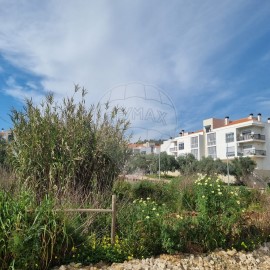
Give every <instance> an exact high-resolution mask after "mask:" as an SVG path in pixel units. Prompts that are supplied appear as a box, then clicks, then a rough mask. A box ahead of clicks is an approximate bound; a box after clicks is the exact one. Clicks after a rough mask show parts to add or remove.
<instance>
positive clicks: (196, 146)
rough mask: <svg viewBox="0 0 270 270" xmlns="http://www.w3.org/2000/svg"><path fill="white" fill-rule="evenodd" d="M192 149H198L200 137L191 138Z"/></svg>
mask: <svg viewBox="0 0 270 270" xmlns="http://www.w3.org/2000/svg"><path fill="white" fill-rule="evenodd" d="M190 144H191V148H198V137H191V138H190Z"/></svg>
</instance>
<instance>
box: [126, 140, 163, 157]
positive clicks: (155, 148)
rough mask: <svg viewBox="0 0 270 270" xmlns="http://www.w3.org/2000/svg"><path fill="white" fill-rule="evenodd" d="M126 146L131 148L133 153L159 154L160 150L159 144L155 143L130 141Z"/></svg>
mask: <svg viewBox="0 0 270 270" xmlns="http://www.w3.org/2000/svg"><path fill="white" fill-rule="evenodd" d="M128 148H129V149H131V150H132V153H133V154H146V155H148V154H159V152H160V146H159V145H155V143H150V142H146V143H142V144H138V143H130V144H129V145H128Z"/></svg>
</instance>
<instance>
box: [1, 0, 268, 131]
mask: <svg viewBox="0 0 270 270" xmlns="http://www.w3.org/2000/svg"><path fill="white" fill-rule="evenodd" d="M269 18H270V1H267V0H261V1H256V0H237V1H235V0H223V1H215V0H205V1H199V0H191V1H187V0H186V1H183V0H178V1H174V0H171V1H158V0H155V1H151V0H148V1H144V0H141V1H140V0H134V1H124V0H122V1H118V0H115V1H109V0H108V1H103V0H92V1H91V0H76V1H75V0H74V1H73V0H51V1H50V0H47V1H42V0H40V1H36V0H35V1H34V0H25V1H23V0H22V1H13V0H0V128H4V129H7V128H9V127H11V126H12V123H10V119H9V116H8V113H9V111H10V109H11V108H12V107H15V108H21V106H22V104H23V100H24V99H25V98H26V97H32V98H33V100H34V101H35V102H39V101H40V100H41V99H42V97H43V96H44V95H45V94H46V93H47V92H48V91H52V92H54V93H55V96H56V98H62V97H65V96H68V95H71V94H72V93H73V88H74V84H79V85H81V86H84V87H86V88H87V90H88V91H89V94H88V97H87V100H88V104H91V103H96V102H98V101H100V100H102V99H104V96H105V97H110V96H111V93H112V92H113V94H114V95H116V96H117V94H119V93H121V91H124V93H125V94H124V99H125V98H127V96H126V91H129V92H131V93H132V94H130V95H129V96H128V97H129V100H128V102H129V104H128V106H129V109H130V108H131V107H132V108H133V111H134V108H135V109H136V110H137V111H136V115H137V116H138V115H139V114H141V115H140V117H144V118H143V119H146V118H147V119H148V120H149V119H152V120H154V118H155V119H156V120H157V118H158V116H157V115H155V114H158V115H159V120H160V123H162V119H161V118H162V115H163V116H165V115H167V116H168V115H169V111H166V112H164V110H165V109H164V108H163V109H164V110H163V109H162V108H161V107H162V106H163V107H164V102H163V101H164V99H163V101H162V98H161V99H159V98H158V99H159V102H160V108H161V109H160V110H159V109H158V107H159V105H158V104H157V103H155V102H153V99H155V98H154V96H156V95H157V92H158V93H159V94H158V95H159V97H160V96H161V95H162V96H163V97H164V96H166V98H167V100H170V102H171V103H170V106H171V107H170V108H173V109H169V110H171V111H173V112H175V115H176V117H173V118H172V117H171V116H172V115H173V113H172V114H170V118H168V119H166V121H167V122H166V124H167V126H166V125H164V123H163V126H165V128H167V129H168V126H169V124H170V126H172V125H174V126H175V130H176V131H179V130H181V129H185V130H189V131H194V130H197V129H200V128H202V120H203V119H205V118H210V117H216V118H224V117H225V116H227V115H228V116H230V119H238V118H242V117H245V116H247V115H248V114H249V113H254V114H257V113H262V115H263V118H264V120H265V119H267V117H270V19H269ZM145 86H147V87H148V86H151V87H150V88H151V89H152V90H153V89H156V91H152V90H151V91H152V92H151V91H150V92H148V90H147V89H150V88H149V87H148V88H147V87H145ZM123 89H124V90H123ZM142 89H143V91H142ZM140 91H142V92H144V94H145V96H147V95H150V96H151V95H152V96H151V97H152V98H150V99H149V102H148V101H147V100H148V99H145V100H144V102H142V105H141V106H143V107H144V111H142V110H141V107H140V108H138V100H137V99H136V98H138V96H136V95H137V93H139V92H140ZM108 93H109V95H108ZM151 93H152V94H151ZM160 93H162V94H160ZM138 95H139V94H138ZM119 100H121V99H120V98H119ZM114 102H115V100H114ZM121 102H122V103H123V104H126V102H123V100H122V101H120V103H121ZM165 103H166V102H165ZM136 106H137V107H136ZM146 107H147V108H146ZM131 110H132V109H131ZM140 110H141V111H140ZM129 111H130V110H129ZM138 111H140V112H138ZM130 115H132V113H131V114H130ZM142 115H143V116H142ZM133 116H134V114H133ZM163 120H165V118H164V119H163ZM168 122H169V123H168ZM139 125H141V127H142V125H143V124H142V123H139ZM144 125H146V126H149V125H150V123H149V122H147V121H146V122H145V123H144ZM161 126H162V125H161ZM165 133H166V132H165ZM165 133H164V134H165Z"/></svg>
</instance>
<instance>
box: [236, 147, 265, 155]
mask: <svg viewBox="0 0 270 270" xmlns="http://www.w3.org/2000/svg"><path fill="white" fill-rule="evenodd" d="M237 155H238V156H263V157H264V156H266V151H265V150H257V149H254V148H251V149H244V150H243V151H242V152H238V153H237Z"/></svg>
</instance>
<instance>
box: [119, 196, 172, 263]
mask: <svg viewBox="0 0 270 270" xmlns="http://www.w3.org/2000/svg"><path fill="white" fill-rule="evenodd" d="M166 213H167V210H166V206H165V205H164V204H163V205H158V204H157V203H156V202H155V201H153V200H151V199H150V198H149V197H148V198H146V200H144V199H136V200H134V201H133V203H132V204H131V205H130V206H128V207H125V208H122V209H121V212H119V214H118V218H117V220H118V230H119V236H120V237H121V238H122V239H126V240H127V243H129V248H128V249H129V253H130V254H132V256H134V257H136V258H142V257H146V256H151V255H156V254H160V251H161V247H162V241H161V238H160V236H161V224H162V220H163V218H164V217H165V215H166Z"/></svg>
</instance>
